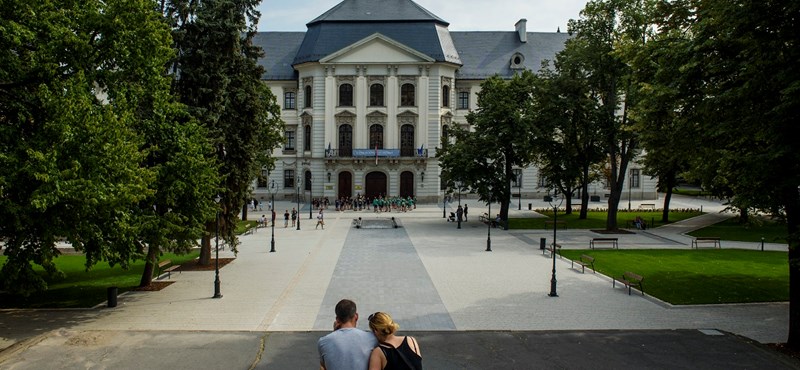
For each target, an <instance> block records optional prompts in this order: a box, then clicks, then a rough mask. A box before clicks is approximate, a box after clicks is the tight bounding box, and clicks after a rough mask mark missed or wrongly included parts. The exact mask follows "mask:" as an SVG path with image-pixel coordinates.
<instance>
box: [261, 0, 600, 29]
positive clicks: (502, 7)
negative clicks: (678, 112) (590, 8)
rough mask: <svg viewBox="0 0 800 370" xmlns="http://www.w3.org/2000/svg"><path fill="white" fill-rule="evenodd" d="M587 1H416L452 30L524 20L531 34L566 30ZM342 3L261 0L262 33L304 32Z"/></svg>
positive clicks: (332, 0) (508, 26)
mask: <svg viewBox="0 0 800 370" xmlns="http://www.w3.org/2000/svg"><path fill="white" fill-rule="evenodd" d="M586 1H587V0H447V1H445V0H414V2H416V3H417V4H419V5H420V6H422V7H423V8H425V9H427V10H428V11H430V12H431V13H433V14H435V15H437V16H438V17H439V18H441V19H443V20H445V21H446V22H448V23H450V26H449V29H450V31H513V30H514V24H515V23H517V21H518V20H520V19H521V18H525V19H527V20H528V22H527V26H526V27H527V29H528V32H555V31H556V29H558V28H560V29H561V31H562V32H566V31H567V22H568V21H569V20H570V19H577V18H578V16H579V13H580V11H581V9H583V7H584V6H585V5H586ZM340 2H341V0H288V1H287V0H262V1H261V5H260V6H259V11H261V20H260V21H259V23H258V30H259V31H305V30H306V23H308V22H310V21H312V20H313V19H314V18H316V17H318V16H319V15H321V14H322V13H325V12H326V11H327V10H328V9H330V8H333V7H334V6H336V4H338V3H340Z"/></svg>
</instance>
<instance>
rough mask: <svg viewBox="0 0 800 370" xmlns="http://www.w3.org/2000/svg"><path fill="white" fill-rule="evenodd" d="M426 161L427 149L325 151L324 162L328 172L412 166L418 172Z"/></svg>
mask: <svg viewBox="0 0 800 370" xmlns="http://www.w3.org/2000/svg"><path fill="white" fill-rule="evenodd" d="M427 161H428V149H422V148H403V149H378V150H375V149H374V148H373V149H350V148H339V149H327V150H325V162H326V168H327V169H328V170H333V169H336V168H355V169H365V168H368V167H371V166H378V165H380V166H386V167H388V168H390V169H398V168H408V166H414V167H416V168H417V169H418V170H420V171H422V170H424V169H425V167H426V164H427Z"/></svg>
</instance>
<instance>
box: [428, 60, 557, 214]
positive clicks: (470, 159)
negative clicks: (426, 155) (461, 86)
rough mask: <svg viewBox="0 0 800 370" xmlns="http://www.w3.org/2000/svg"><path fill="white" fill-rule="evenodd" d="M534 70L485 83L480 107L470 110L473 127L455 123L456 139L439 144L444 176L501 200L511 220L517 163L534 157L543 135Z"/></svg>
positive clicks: (526, 162)
mask: <svg viewBox="0 0 800 370" xmlns="http://www.w3.org/2000/svg"><path fill="white" fill-rule="evenodd" d="M535 78H536V77H535V75H534V74H533V73H532V72H530V71H524V72H522V73H521V74H517V75H515V76H513V77H512V78H511V79H510V80H504V79H502V78H500V77H498V76H494V77H492V78H489V79H487V80H486V81H484V82H483V83H482V84H481V91H480V92H479V93H478V108H477V109H476V110H475V111H474V112H470V114H468V115H467V122H468V123H469V125H470V127H469V129H461V128H459V127H455V128H454V129H451V130H450V131H449V132H450V135H451V136H452V137H454V138H455V142H454V143H450V144H447V145H443V146H442V148H440V149H439V152H438V156H439V164H440V166H441V167H442V172H443V175H442V180H443V181H445V182H447V183H448V184H451V185H452V184H453V182H454V181H456V180H458V181H462V182H463V183H464V187H465V188H469V189H472V190H473V191H474V192H476V193H478V194H479V195H480V197H481V198H480V199H481V200H482V201H488V200H490V199H491V200H496V201H499V202H500V204H501V206H500V217H501V219H503V220H505V221H507V220H508V207H509V202H510V200H511V181H513V179H514V167H527V166H528V165H530V164H531V163H532V161H533V158H534V155H535V152H536V145H537V144H538V140H539V138H540V136H541V134H540V133H539V131H538V129H537V127H536V124H535V123H536V122H535V114H534V111H533V104H532V98H531V97H532V94H533V86H534V79H535Z"/></svg>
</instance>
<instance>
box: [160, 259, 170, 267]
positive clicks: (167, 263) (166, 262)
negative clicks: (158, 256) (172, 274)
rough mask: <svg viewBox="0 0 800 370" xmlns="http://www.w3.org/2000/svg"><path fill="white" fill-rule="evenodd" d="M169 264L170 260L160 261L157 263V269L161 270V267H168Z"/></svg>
mask: <svg viewBox="0 0 800 370" xmlns="http://www.w3.org/2000/svg"><path fill="white" fill-rule="evenodd" d="M170 264H172V261H170V260H163V261H161V262H159V263H158V268H162V267H164V266H168V265H170Z"/></svg>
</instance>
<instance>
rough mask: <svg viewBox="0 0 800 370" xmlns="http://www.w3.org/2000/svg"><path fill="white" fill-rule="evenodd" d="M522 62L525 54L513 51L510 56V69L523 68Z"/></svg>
mask: <svg viewBox="0 0 800 370" xmlns="http://www.w3.org/2000/svg"><path fill="white" fill-rule="evenodd" d="M523 63H525V56H524V55H522V54H521V53H514V55H512V56H511V69H523V68H525V66H524V65H523Z"/></svg>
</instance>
